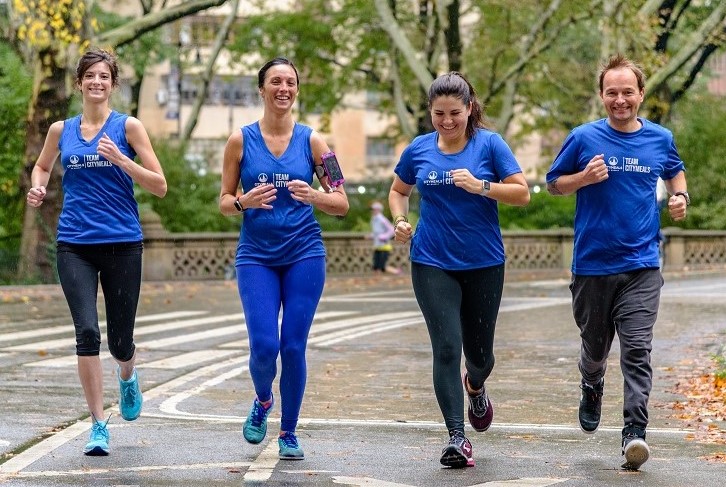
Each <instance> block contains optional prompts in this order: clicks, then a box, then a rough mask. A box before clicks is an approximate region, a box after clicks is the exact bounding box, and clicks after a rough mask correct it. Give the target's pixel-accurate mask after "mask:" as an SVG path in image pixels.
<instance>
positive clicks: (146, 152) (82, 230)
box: [27, 49, 166, 455]
mask: <svg viewBox="0 0 726 487" xmlns="http://www.w3.org/2000/svg"><path fill="white" fill-rule="evenodd" d="M117 85H118V66H117V64H116V59H115V58H114V57H113V55H112V54H110V53H109V52H106V51H104V50H101V49H92V50H89V51H88V52H86V53H85V54H84V55H83V56H82V57H81V59H80V61H79V62H78V67H77V69H76V87H77V88H78V89H79V90H80V91H81V94H82V96H83V112H82V113H81V114H79V115H77V116H75V117H73V118H69V119H68V120H61V121H58V122H55V123H53V124H52V125H51V126H50V129H49V130H48V134H47V136H46V139H45V145H44V146H43V150H42V151H41V153H40V156H39V157H38V160H37V162H36V163H35V167H34V168H33V172H32V174H31V185H32V187H31V189H30V191H29V192H28V196H27V202H28V204H29V205H30V206H33V207H36V208H37V207H39V206H40V205H41V204H43V199H44V198H45V195H46V185H47V184H48V180H49V179H50V173H51V171H52V169H53V165H54V163H55V160H56V158H57V157H58V154H59V153H60V156H61V164H62V165H63V171H64V172H63V209H62V211H61V214H60V218H59V221H58V235H57V266H58V277H59V278H60V283H61V286H62V288H63V293H64V294H65V297H66V301H67V302H68V307H69V308H70V312H71V315H72V317H73V324H74V326H75V329H76V355H77V356H78V375H79V377H80V380H81V385H82V386H83V392H84V394H85V396H86V402H87V403H88V409H89V410H90V412H91V418H92V426H91V434H90V440H89V442H88V444H86V446H85V448H84V450H83V452H84V453H85V454H86V455H108V453H109V446H108V440H109V434H108V429H107V427H106V424H107V423H108V420H106V421H103V414H104V413H103V409H104V408H103V405H104V400H103V369H102V366H101V360H100V357H99V352H100V346H101V332H100V328H99V323H98V312H97V309H96V299H97V294H98V283H99V281H100V283H101V287H102V289H103V296H104V301H105V304H106V323H107V324H106V333H107V339H108V347H109V351H110V352H111V355H112V356H113V358H114V359H115V360H116V362H117V363H118V369H117V376H118V380H119V388H120V399H119V409H120V411H121V416H122V417H123V418H124V419H125V420H127V421H133V420H135V419H136V418H138V417H139V415H140V414H141V406H142V397H141V390H140V388H139V383H138V377H137V374H136V368H135V366H134V365H135V363H136V346H135V344H134V322H135V319H136V307H137V304H138V301H139V290H140V287H141V254H142V252H143V236H142V234H141V223H140V221H139V211H138V207H137V205H136V200H135V199H134V183H138V184H139V186H141V187H142V188H144V189H146V190H147V191H149V192H150V193H153V194H154V195H156V196H158V197H163V196H164V195H165V194H166V179H165V178H164V173H163V171H162V169H161V165H160V164H159V160H158V159H157V157H156V154H155V153H154V149H153V148H152V146H151V142H150V141H149V136H148V134H147V132H146V129H145V128H144V126H143V125H142V124H141V122H140V121H139V120H137V119H136V118H133V117H129V116H128V115H125V114H121V113H118V112H116V111H113V110H112V109H111V107H110V106H109V98H110V96H111V93H112V91H113V89H114V88H116V86H117ZM137 154H138V156H139V159H140V161H141V164H137V163H136V162H135V161H134V158H135V157H136V155H137Z"/></svg>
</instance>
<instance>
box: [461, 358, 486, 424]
mask: <svg viewBox="0 0 726 487" xmlns="http://www.w3.org/2000/svg"><path fill="white" fill-rule="evenodd" d="M462 380H463V382H464V390H465V391H466V395H467V396H468V397H469V424H471V427H472V428H474V429H475V430H476V431H480V432H481V431H486V430H488V429H489V427H490V426H491V425H492V419H494V407H492V402H491V400H490V399H489V395H488V394H487V388H486V387H485V386H482V388H481V390H480V391H479V392H476V393H474V394H470V393H469V387H468V385H467V384H469V376H468V374H467V373H466V372H465V373H464V377H463V379H462Z"/></svg>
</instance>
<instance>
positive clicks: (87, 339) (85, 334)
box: [76, 324, 101, 356]
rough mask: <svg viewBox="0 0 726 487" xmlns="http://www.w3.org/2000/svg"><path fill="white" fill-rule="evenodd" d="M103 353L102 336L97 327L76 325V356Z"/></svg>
mask: <svg viewBox="0 0 726 487" xmlns="http://www.w3.org/2000/svg"><path fill="white" fill-rule="evenodd" d="M100 351H101V334H100V332H99V331H98V329H97V328H96V327H93V326H83V325H79V324H76V354H78V355H81V356H88V355H98V354H99V352H100Z"/></svg>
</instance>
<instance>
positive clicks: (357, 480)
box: [333, 477, 416, 487]
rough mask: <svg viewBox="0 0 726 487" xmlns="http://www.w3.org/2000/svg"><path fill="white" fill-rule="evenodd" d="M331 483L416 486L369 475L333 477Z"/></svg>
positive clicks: (380, 486) (375, 486)
mask: <svg viewBox="0 0 726 487" xmlns="http://www.w3.org/2000/svg"><path fill="white" fill-rule="evenodd" d="M333 483H335V484H343V485H359V486H363V487H416V486H415V485H409V484H397V483H395V482H386V481H384V480H378V479H372V478H370V477H333Z"/></svg>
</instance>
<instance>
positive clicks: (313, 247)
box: [235, 122, 325, 265]
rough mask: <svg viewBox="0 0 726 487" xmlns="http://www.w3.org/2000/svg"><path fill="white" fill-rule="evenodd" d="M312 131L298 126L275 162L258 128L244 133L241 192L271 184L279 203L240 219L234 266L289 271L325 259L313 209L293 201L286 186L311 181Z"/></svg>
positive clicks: (251, 127) (254, 125)
mask: <svg viewBox="0 0 726 487" xmlns="http://www.w3.org/2000/svg"><path fill="white" fill-rule="evenodd" d="M311 134H312V129H311V128H310V127H308V126H305V125H301V124H298V123H296V124H295V127H294V129H293V132H292V137H291V139H290V143H289V145H288V146H287V149H285V152H284V153H283V154H282V155H281V156H280V157H276V156H275V155H273V154H272V152H270V150H269V149H268V148H267V145H266V144H265V140H264V138H263V137H262V132H260V124H259V122H255V123H252V124H250V125H246V126H244V127H242V135H243V151H244V152H243V156H242V159H241V160H240V181H241V183H242V188H243V189H244V191H245V192H247V191H250V190H251V189H252V188H254V187H255V186H259V185H261V184H265V183H272V184H274V185H275V188H277V194H276V196H277V199H276V200H275V201H273V202H272V203H271V205H272V209H271V210H265V209H262V208H249V209H247V210H245V213H244V217H243V219H242V228H241V231H240V237H239V243H238V245H237V257H236V260H235V265H240V264H262V265H287V264H291V263H294V262H297V261H299V260H302V259H305V258H308V257H321V256H322V257H324V256H325V248H324V247H323V238H322V233H321V231H320V225H319V224H318V221H317V220H316V219H315V215H314V214H313V207H312V205H309V204H306V203H302V202H300V201H295V200H294V199H292V196H291V195H290V191H289V190H288V189H287V183H288V181H292V180H293V179H299V180H301V181H306V182H307V183H308V184H311V183H312V180H313V154H312V150H311V149H310V135H311Z"/></svg>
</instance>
